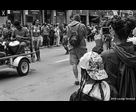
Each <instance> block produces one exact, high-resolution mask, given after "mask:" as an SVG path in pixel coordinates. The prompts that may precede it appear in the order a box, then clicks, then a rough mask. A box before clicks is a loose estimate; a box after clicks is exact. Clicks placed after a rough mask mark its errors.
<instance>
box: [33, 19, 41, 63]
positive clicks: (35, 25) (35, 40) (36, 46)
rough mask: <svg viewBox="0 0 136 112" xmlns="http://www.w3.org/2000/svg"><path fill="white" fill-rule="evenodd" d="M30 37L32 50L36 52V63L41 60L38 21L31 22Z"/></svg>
mask: <svg viewBox="0 0 136 112" xmlns="http://www.w3.org/2000/svg"><path fill="white" fill-rule="evenodd" d="M31 35H32V37H33V44H34V50H35V51H36V56H37V61H40V60H41V57H40V45H41V27H40V25H39V20H38V19H36V20H35V21H34V22H33V27H32V29H31Z"/></svg>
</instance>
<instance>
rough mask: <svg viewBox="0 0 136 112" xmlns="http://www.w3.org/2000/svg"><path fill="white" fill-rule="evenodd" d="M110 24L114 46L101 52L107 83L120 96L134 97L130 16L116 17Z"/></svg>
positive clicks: (134, 52)
mask: <svg viewBox="0 0 136 112" xmlns="http://www.w3.org/2000/svg"><path fill="white" fill-rule="evenodd" d="M111 26H112V28H113V30H114V42H115V44H114V46H113V47H112V48H110V50H107V51H104V52H103V53H102V58H103V62H104V68H105V70H106V72H107V74H108V76H109V83H110V84H111V85H113V86H114V87H115V88H116V89H117V91H118V97H120V98H136V76H135V74H136V49H135V46H134V44H133V43H132V42H127V39H128V36H129V34H130V32H131V30H133V29H134V28H135V21H134V20H133V19H130V18H121V17H119V16H118V17H116V18H114V19H113V20H112V22H111Z"/></svg>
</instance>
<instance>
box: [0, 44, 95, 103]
mask: <svg viewBox="0 0 136 112" xmlns="http://www.w3.org/2000/svg"><path fill="white" fill-rule="evenodd" d="M94 46H95V42H89V43H88V42H87V48H88V51H91V49H92V48H93V47H94ZM41 58H42V60H41V62H35V63H32V64H30V67H31V68H30V72H29V74H28V75H27V76H23V77H20V76H19V75H18V74H17V73H16V71H15V70H13V69H9V68H8V69H5V70H4V71H0V101H69V97H70V95H71V94H72V93H73V92H74V91H76V90H77V89H78V88H79V86H76V85H74V81H75V78H74V75H73V72H72V66H71V65H70V64H69V55H65V50H64V48H63V47H62V46H60V47H53V48H44V49H41ZM79 77H80V67H79Z"/></svg>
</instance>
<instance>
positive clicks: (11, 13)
mask: <svg viewBox="0 0 136 112" xmlns="http://www.w3.org/2000/svg"><path fill="white" fill-rule="evenodd" d="M7 16H8V19H9V20H11V22H12V23H13V22H14V21H15V20H18V21H20V22H21V23H22V24H23V10H7Z"/></svg>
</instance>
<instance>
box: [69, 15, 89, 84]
mask: <svg viewBox="0 0 136 112" xmlns="http://www.w3.org/2000/svg"><path fill="white" fill-rule="evenodd" d="M71 28H72V29H74V30H76V31H78V33H79V38H80V40H81V41H80V43H79V45H78V47H73V46H72V45H70V42H69V50H70V52H69V54H70V64H71V65H72V68H73V73H74V76H75V78H76V81H75V83H74V84H75V85H79V79H78V68H77V66H78V64H79V61H80V58H81V57H82V56H83V55H84V54H85V53H86V52H87V48H86V41H85V38H86V36H87V28H86V26H85V25H84V24H82V23H81V18H80V15H78V14H76V15H74V16H73V21H72V22H71V23H70V24H69V25H68V26H67V36H68V38H70V37H71V30H70V29H71Z"/></svg>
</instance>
